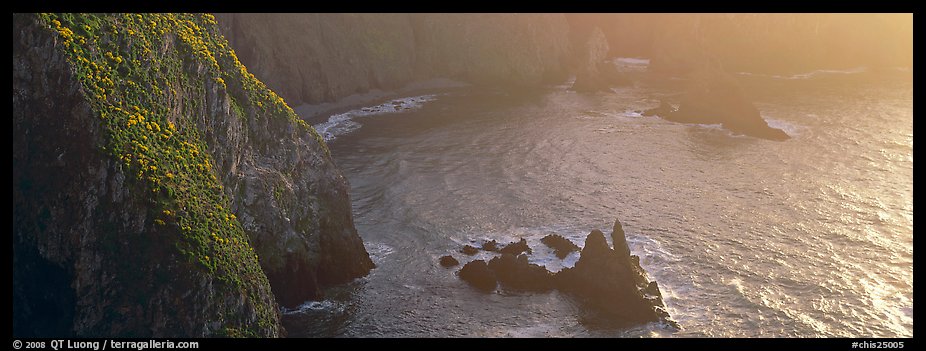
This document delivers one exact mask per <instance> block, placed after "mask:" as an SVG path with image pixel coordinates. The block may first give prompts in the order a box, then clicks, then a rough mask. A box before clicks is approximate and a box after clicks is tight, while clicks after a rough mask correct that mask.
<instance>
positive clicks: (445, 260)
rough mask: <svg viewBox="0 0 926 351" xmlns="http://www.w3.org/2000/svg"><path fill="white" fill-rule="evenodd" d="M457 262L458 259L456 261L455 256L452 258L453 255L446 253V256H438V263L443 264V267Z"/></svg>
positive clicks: (454, 264) (451, 265)
mask: <svg viewBox="0 0 926 351" xmlns="http://www.w3.org/2000/svg"><path fill="white" fill-rule="evenodd" d="M458 264H460V261H457V259H456V258H453V256H450V255H446V256H441V258H440V265H441V266H444V267H453V266H456V265H458Z"/></svg>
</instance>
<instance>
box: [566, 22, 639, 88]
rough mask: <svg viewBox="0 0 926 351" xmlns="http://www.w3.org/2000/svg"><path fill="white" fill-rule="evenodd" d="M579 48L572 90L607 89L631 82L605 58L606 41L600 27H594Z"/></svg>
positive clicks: (606, 54) (606, 56) (606, 55)
mask: <svg viewBox="0 0 926 351" xmlns="http://www.w3.org/2000/svg"><path fill="white" fill-rule="evenodd" d="M580 40H581V39H580ZM579 50H580V51H579V52H578V57H579V59H578V67H577V68H576V81H575V82H574V83H573V85H572V90H575V91H578V92H596V91H607V90H609V89H610V88H611V87H612V86H616V85H627V84H630V83H631V82H630V80H629V79H628V78H626V77H625V76H624V75H623V74H621V73H620V72H619V71H618V70H617V67H616V66H615V65H614V64H613V63H612V62H611V61H610V60H608V59H607V58H608V50H609V48H608V41H607V39H605V36H604V33H603V32H602V31H601V28H598V27H595V28H594V29H593V30H592V31H591V33H590V34H589V35H588V37H587V38H586V39H585V45H584V46H583V47H580V48H579Z"/></svg>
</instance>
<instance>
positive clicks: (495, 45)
mask: <svg viewBox="0 0 926 351" xmlns="http://www.w3.org/2000/svg"><path fill="white" fill-rule="evenodd" d="M217 17H218V21H219V23H220V24H221V27H222V30H223V31H224V33H225V35H226V37H228V38H229V42H230V43H231V44H232V46H233V47H235V48H236V49H238V50H239V51H238V56H239V57H240V58H241V61H242V62H244V64H246V65H247V66H248V68H249V69H250V70H251V71H253V72H254V74H255V75H256V76H257V77H258V78H260V79H262V80H264V81H266V82H267V84H268V85H269V86H270V87H272V88H273V89H274V90H276V91H278V92H279V93H280V95H282V96H283V97H284V98H286V100H287V101H290V102H291V103H302V102H305V103H319V102H325V101H335V100H337V99H339V98H342V97H345V96H347V95H350V94H354V93H362V92H366V91H369V90H371V89H395V88H399V87H402V86H403V85H405V84H408V83H410V82H413V81H416V80H423V79H432V78H449V79H455V80H460V81H465V82H469V83H474V84H481V85H492V86H498V85H502V86H519V87H524V86H527V87H530V86H537V85H539V84H542V83H545V82H550V81H561V80H563V79H565V78H566V76H567V74H566V71H565V68H566V67H565V59H566V57H567V55H568V48H569V38H568V33H569V25H568V24H567V23H566V19H565V17H563V15H561V14H478V15H475V14H425V13H422V14H333V13H332V14H270V13H266V14H257V13H254V14H221V15H218V16H217Z"/></svg>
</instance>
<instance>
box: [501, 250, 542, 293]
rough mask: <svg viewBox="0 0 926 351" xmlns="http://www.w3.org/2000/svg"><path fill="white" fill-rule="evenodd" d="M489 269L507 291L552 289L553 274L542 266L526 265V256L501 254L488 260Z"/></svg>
mask: <svg viewBox="0 0 926 351" xmlns="http://www.w3.org/2000/svg"><path fill="white" fill-rule="evenodd" d="M489 269H490V270H491V271H492V272H493V273H495V277H496V278H497V279H498V282H499V283H501V284H502V286H504V287H505V288H507V289H514V290H523V291H547V290H550V289H553V287H554V285H555V284H554V281H553V277H554V275H553V273H550V271H548V270H547V269H546V268H544V267H543V266H539V265H536V264H533V263H528V261H527V255H517V256H515V255H513V254H508V253H505V254H502V255H501V256H497V257H494V258H492V259H491V260H489Z"/></svg>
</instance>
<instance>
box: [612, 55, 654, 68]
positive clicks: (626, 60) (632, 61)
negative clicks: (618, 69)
mask: <svg viewBox="0 0 926 351" xmlns="http://www.w3.org/2000/svg"><path fill="white" fill-rule="evenodd" d="M614 62H617V63H619V64H625V65H643V66H646V65H649V59H646V58H636V57H618V58H616V59H615V60H614Z"/></svg>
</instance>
